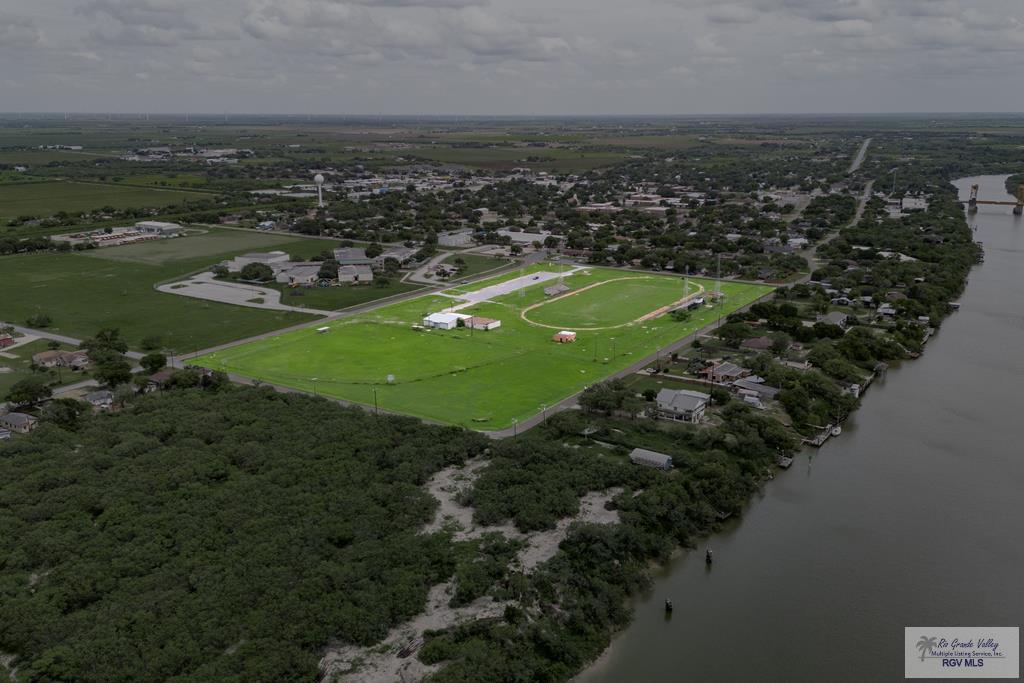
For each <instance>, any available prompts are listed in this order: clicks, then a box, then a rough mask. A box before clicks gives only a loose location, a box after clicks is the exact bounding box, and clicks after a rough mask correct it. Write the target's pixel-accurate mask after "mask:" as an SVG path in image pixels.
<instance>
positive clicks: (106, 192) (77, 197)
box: [0, 182, 216, 221]
mask: <svg viewBox="0 0 1024 683" xmlns="http://www.w3.org/2000/svg"><path fill="white" fill-rule="evenodd" d="M215 196H216V195H213V194H209V193H200V192H182V191H178V190H157V189H150V188H145V187H131V186H128V185H103V184H93V183H72V182H42V183H20V184H16V185H10V184H5V185H0V221H6V220H7V219H10V218H14V217H16V216H40V217H46V216H52V215H53V214H55V213H57V212H59V211H67V212H73V213H77V212H79V211H92V210H95V209H102V208H104V207H108V206H109V207H112V208H115V209H133V208H144V207H154V208H162V207H165V206H169V205H171V204H180V203H182V202H184V201H186V200H200V199H210V198H213V197H215Z"/></svg>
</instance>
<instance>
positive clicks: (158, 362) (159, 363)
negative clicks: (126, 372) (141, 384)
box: [139, 353, 167, 375]
mask: <svg viewBox="0 0 1024 683" xmlns="http://www.w3.org/2000/svg"><path fill="white" fill-rule="evenodd" d="M139 365H141V366H142V367H143V369H145V371H146V372H148V373H149V374H151V375H152V374H153V373H154V372H158V371H159V370H163V369H164V367H165V366H166V365H167V356H165V355H164V354H162V353H147V354H146V355H145V356H143V357H142V359H141V360H140V361H139Z"/></svg>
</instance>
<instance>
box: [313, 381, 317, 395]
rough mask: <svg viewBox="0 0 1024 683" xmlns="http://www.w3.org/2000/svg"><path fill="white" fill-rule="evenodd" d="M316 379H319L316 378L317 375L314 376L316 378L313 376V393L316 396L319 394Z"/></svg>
mask: <svg viewBox="0 0 1024 683" xmlns="http://www.w3.org/2000/svg"><path fill="white" fill-rule="evenodd" d="M316 380H317V378H316V377H314V378H313V395H314V396H316V395H317V393H316Z"/></svg>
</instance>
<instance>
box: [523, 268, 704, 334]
mask: <svg viewBox="0 0 1024 683" xmlns="http://www.w3.org/2000/svg"><path fill="white" fill-rule="evenodd" d="M654 279H655V278H653V277H650V276H644V275H638V276H635V277H620V278H615V279H614V280H604V281H602V282H595V283H593V284H590V285H587V286H586V287H581V288H580V289H576V290H573V291H571V292H568V293H566V294H563V295H562V296H556V297H555V298H554V299H549V300H547V301H539V302H537V303H535V304H533V305H532V306H527V307H526V308H524V309H523V310H522V312H521V313H520V314H519V317H520V318H521V319H522V320H523V322H525V323H526V324H528V325H533V326H535V327H546V328H548V329H550V330H565V329H571V330H580V331H583V332H599V331H601V330H616V329H618V328H620V327H626V326H627V325H635V324H636V323H642V322H645V321H647V320H650V319H651V318H657V317H658V316H660V315H664V314H665V313H667V312H668V311H670V310H672V309H673V308H675V307H676V306H681V305H682V304H684V303H686V302H688V301H689V300H691V299H693V298H694V297H697V296H699V295H701V294H703V293H704V286H703V285H701V284H698V285H697V291H696V292H694V293H693V294H687V295H686V296H684V297H683V298H682V299H679V300H678V301H674V302H672V303H670V304H668V305H666V306H662V307H661V308H658V309H656V310H653V311H650V312H649V313H645V314H644V315H642V316H640V317H639V318H637V319H636V320H630V321H629V322H625V323H622V324H621V325H609V326H607V327H567V326H565V325H545V324H544V323H538V322H534V321H532V320H530V319H529V318H527V317H526V314H527V313H529V312H530V311H532V310H533V309H535V308H540V307H541V306H547V305H548V304H553V303H555V302H556V301H561V300H562V299H567V298H568V297H570V296H575V295H576V294H582V293H583V292H585V291H587V290H588V289H593V288H594V287H600V286H601V285H607V284H611V283H613V282H625V281H626V280H654Z"/></svg>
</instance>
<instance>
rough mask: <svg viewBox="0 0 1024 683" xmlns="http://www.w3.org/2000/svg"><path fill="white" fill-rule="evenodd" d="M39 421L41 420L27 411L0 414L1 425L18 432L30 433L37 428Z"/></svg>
mask: <svg viewBox="0 0 1024 683" xmlns="http://www.w3.org/2000/svg"><path fill="white" fill-rule="evenodd" d="M38 423H39V420H37V419H36V418H34V417H32V416H31V415H27V414H25V413H7V414H6V415H0V427H2V428H4V429H9V430H10V431H12V432H16V433H18V434H28V433H29V432H31V431H32V430H33V429H35V428H36V425H37V424H38Z"/></svg>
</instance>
